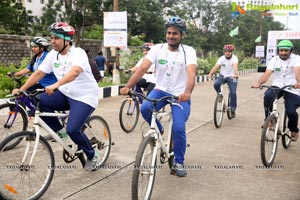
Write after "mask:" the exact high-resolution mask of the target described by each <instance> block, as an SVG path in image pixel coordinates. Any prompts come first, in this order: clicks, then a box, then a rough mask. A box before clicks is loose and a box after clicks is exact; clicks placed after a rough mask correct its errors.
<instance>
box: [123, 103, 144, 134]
mask: <svg viewBox="0 0 300 200" xmlns="http://www.w3.org/2000/svg"><path fill="white" fill-rule="evenodd" d="M139 116H140V104H139V102H138V100H137V99H136V98H133V99H132V98H127V99H125V100H123V101H122V103H121V107H120V111H119V122H120V126H121V128H122V130H123V131H124V132H126V133H131V132H132V131H133V130H134V129H135V127H136V125H137V123H138V120H139Z"/></svg>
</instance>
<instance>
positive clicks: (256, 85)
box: [251, 82, 260, 88]
mask: <svg viewBox="0 0 300 200" xmlns="http://www.w3.org/2000/svg"><path fill="white" fill-rule="evenodd" d="M251 87H252V88H260V83H258V82H256V83H253V84H252V85H251Z"/></svg>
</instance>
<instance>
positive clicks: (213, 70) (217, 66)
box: [207, 63, 221, 78]
mask: <svg viewBox="0 0 300 200" xmlns="http://www.w3.org/2000/svg"><path fill="white" fill-rule="evenodd" d="M220 66H221V65H220V64H218V63H216V64H215V66H214V67H213V68H212V69H211V70H210V72H209V74H208V75H207V78H210V77H211V76H212V75H213V74H214V73H215V72H216V71H217V70H218V68H219V67H220Z"/></svg>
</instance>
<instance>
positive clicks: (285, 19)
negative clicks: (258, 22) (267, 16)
mask: <svg viewBox="0 0 300 200" xmlns="http://www.w3.org/2000/svg"><path fill="white" fill-rule="evenodd" d="M274 4H276V5H278V4H282V5H296V4H298V10H296V9H294V10H291V11H286V10H285V11H274V19H275V20H276V21H279V22H281V23H283V24H284V25H285V27H286V28H287V29H288V30H292V31H300V23H299V22H300V0H289V1H287V0H275V1H274ZM279 14H286V16H279Z"/></svg>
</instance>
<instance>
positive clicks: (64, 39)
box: [13, 22, 98, 170]
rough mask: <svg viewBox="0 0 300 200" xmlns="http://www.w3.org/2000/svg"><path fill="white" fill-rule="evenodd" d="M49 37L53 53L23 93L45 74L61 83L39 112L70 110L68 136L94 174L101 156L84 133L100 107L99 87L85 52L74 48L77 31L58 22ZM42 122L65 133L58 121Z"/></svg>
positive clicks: (50, 88) (51, 88) (46, 96)
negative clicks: (83, 155) (85, 125)
mask: <svg viewBox="0 0 300 200" xmlns="http://www.w3.org/2000/svg"><path fill="white" fill-rule="evenodd" d="M50 34H51V42H52V46H53V49H52V50H51V51H50V52H49V54H48V55H47V57H46V58H45V60H44V61H43V63H42V64H41V65H40V67H39V69H38V70H36V71H35V72H34V73H33V74H32V75H31V76H30V77H29V79H28V80H27V81H26V83H25V84H24V85H23V86H22V87H21V88H20V90H23V91H24V90H27V89H28V88H29V87H30V86H32V85H34V84H35V83H36V82H37V81H39V80H40V79H42V77H44V76H45V74H46V73H50V72H53V73H54V74H55V76H56V77H57V79H58V81H57V82H56V83H54V84H52V85H49V86H47V87H46V88H45V91H46V93H43V94H41V95H40V96H39V99H40V110H41V111H42V112H54V111H66V110H69V117H68V124H67V127H66V131H67V134H68V135H69V136H70V138H71V139H72V140H73V141H74V142H75V143H76V144H77V145H78V146H79V148H80V149H82V150H83V151H84V153H85V154H86V156H87V162H86V165H85V169H86V170H95V166H96V164H97V161H98V153H96V152H95V150H94V149H93V147H92V145H91V143H90V141H89V139H88V138H87V136H86V135H85V133H83V132H82V127H83V126H84V123H85V122H86V121H87V119H88V118H89V117H90V115H91V113H92V112H93V111H94V110H95V108H96V107H97V105H98V85H97V83H96V81H95V79H94V76H93V74H92V71H91V67H90V65H89V61H88V57H87V54H86V52H85V51H84V50H83V49H81V48H76V47H74V46H72V39H73V36H74V34H75V29H74V28H73V27H72V26H70V25H69V24H67V23H64V22H57V23H54V24H52V25H51V26H50ZM13 93H14V94H16V93H18V90H14V91H13ZM43 120H44V121H45V122H46V123H47V124H48V125H49V126H50V127H51V128H52V130H53V131H55V132H57V133H58V131H59V130H60V129H62V125H61V124H60V123H59V120H58V119H57V118H54V117H43Z"/></svg>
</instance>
